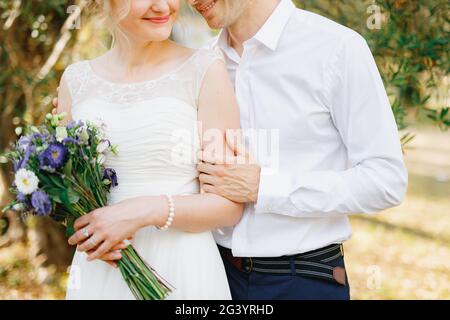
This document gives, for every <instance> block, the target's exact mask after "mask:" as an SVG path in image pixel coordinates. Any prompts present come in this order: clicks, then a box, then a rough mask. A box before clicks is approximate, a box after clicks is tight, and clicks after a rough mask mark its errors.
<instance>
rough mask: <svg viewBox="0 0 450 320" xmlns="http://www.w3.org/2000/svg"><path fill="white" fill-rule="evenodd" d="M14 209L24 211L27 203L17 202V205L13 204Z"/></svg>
mask: <svg viewBox="0 0 450 320" xmlns="http://www.w3.org/2000/svg"><path fill="white" fill-rule="evenodd" d="M12 209H13V210H14V211H24V210H25V205H24V204H23V203H16V204H15V205H13V207H12Z"/></svg>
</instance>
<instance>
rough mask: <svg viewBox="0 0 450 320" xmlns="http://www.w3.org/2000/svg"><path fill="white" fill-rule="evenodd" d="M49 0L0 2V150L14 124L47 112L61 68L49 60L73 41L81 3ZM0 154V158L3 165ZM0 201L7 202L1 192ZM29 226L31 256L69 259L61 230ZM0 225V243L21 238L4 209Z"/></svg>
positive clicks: (41, 222)
mask: <svg viewBox="0 0 450 320" xmlns="http://www.w3.org/2000/svg"><path fill="white" fill-rule="evenodd" d="M75 3H76V4H77V5H78V7H70V5H71V4H74V2H73V1H66V0H54V1H38V0H33V1H31V0H25V1H22V0H13V1H10V0H0V12H1V15H0V68H1V70H0V116H1V126H0V152H3V151H5V149H6V148H7V147H8V146H9V144H10V143H11V142H13V141H14V139H15V138H16V136H15V133H14V132H15V131H14V129H15V127H16V126H20V125H23V124H25V123H38V122H40V121H42V119H43V117H44V116H45V114H46V112H48V111H49V110H50V108H51V107H50V102H51V97H52V95H53V94H54V92H55V88H56V86H57V82H58V79H59V77H60V75H61V70H58V69H57V68H55V64H56V63H57V62H58V60H59V59H60V58H61V55H62V53H63V52H64V53H65V54H70V51H71V49H72V48H73V47H74V45H75V43H76V41H75V39H74V38H75V37H73V35H74V34H76V32H74V31H73V30H72V29H73V27H74V26H76V22H77V20H78V18H79V16H80V11H81V10H82V9H83V8H84V6H85V5H86V3H85V2H83V1H79V2H75ZM5 160H6V159H4V158H2V159H0V162H3V164H4V163H5ZM10 172H11V167H10V165H1V166H0V189H1V188H2V187H3V189H4V190H6V189H7V186H8V185H10V183H11V180H12V176H11V174H10ZM1 197H2V198H1V201H0V205H3V204H5V203H6V202H8V200H9V199H8V198H9V197H10V195H9V194H8V192H3V193H2V194H1ZM33 224H34V225H35V227H34V228H29V229H28V230H27V232H31V233H32V234H31V236H32V238H33V241H32V242H31V243H30V244H31V245H32V250H33V252H34V253H35V255H36V256H37V255H41V254H43V255H44V256H45V257H46V258H47V261H48V262H49V263H54V264H56V265H59V266H61V267H65V266H66V265H67V263H68V261H69V259H70V254H69V250H68V246H67V244H66V241H65V239H64V235H63V233H62V230H61V228H60V227H59V226H57V225H56V224H53V222H52V221H50V219H47V220H45V219H36V221H34V222H33ZM0 225H3V226H8V231H7V232H6V231H1V230H0V236H1V235H2V233H3V237H1V238H0V244H2V243H3V245H6V244H8V243H9V242H11V241H17V240H26V239H27V237H24V235H25V234H26V233H25V232H24V231H25V228H24V225H23V224H22V223H21V222H20V219H18V217H17V216H16V215H15V214H13V213H11V212H8V213H7V216H6V217H4V218H3V220H2V223H1V224H0Z"/></svg>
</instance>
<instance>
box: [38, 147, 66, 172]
mask: <svg viewBox="0 0 450 320" xmlns="http://www.w3.org/2000/svg"><path fill="white" fill-rule="evenodd" d="M67 158H68V150H67V148H66V147H65V146H64V145H62V144H61V143H52V144H51V145H49V146H48V148H47V149H45V151H44V152H42V153H41V154H40V155H39V166H40V168H41V169H51V170H53V169H59V168H61V167H63V166H64V164H65V163H66V161H67Z"/></svg>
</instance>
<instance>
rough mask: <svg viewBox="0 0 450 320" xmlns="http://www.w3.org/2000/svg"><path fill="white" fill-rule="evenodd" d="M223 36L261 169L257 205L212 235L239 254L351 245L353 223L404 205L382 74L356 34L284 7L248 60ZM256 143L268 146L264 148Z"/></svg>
mask: <svg viewBox="0 0 450 320" xmlns="http://www.w3.org/2000/svg"><path fill="white" fill-rule="evenodd" d="M227 39H228V35H227V32H226V30H223V31H222V32H221V34H220V35H219V37H218V38H217V40H216V41H215V43H214V45H218V46H219V47H220V48H221V49H222V50H223V52H224V54H225V59H226V62H227V68H228V71H229V73H230V76H231V78H232V81H233V83H234V86H235V90H236V96H237V99H238V102H239V107H240V114H241V126H242V128H243V129H244V130H245V129H249V128H253V129H257V130H264V129H266V130H268V134H269V135H270V137H271V140H269V142H270V143H268V144H269V145H271V147H272V150H269V152H267V151H266V150H261V149H264V148H261V145H263V146H265V144H266V142H264V139H261V137H264V135H265V133H264V132H265V131H259V133H262V134H260V135H257V137H258V139H255V138H251V135H249V136H247V137H246V142H247V144H249V146H250V148H251V149H252V150H253V152H254V153H255V154H257V157H258V162H259V163H260V164H261V166H262V175H261V181H260V187H259V195H258V200H257V202H256V203H255V204H248V205H247V206H246V209H245V212H244V216H243V218H242V220H241V221H240V222H239V224H238V225H237V226H236V227H235V228H223V229H220V230H218V231H216V232H215V233H214V236H215V239H216V241H217V242H218V243H219V244H221V245H222V246H225V247H228V248H231V249H232V251H233V254H234V255H235V256H246V257H271V256H282V255H292V254H296V253H302V252H305V251H309V250H314V249H317V248H320V247H324V246H326V245H329V244H332V243H340V242H343V241H345V240H347V239H349V238H350V236H351V227H350V224H349V220H348V218H347V216H348V215H349V214H352V213H373V212H377V211H379V210H383V209H386V208H389V207H392V206H396V205H398V204H399V203H400V202H401V201H402V199H403V197H404V194H405V191H406V186H407V180H408V177H407V171H406V168H405V165H404V162H403V157H402V151H401V146H400V142H399V135H398V131H397V127H396V124H395V120H394V116H393V113H392V110H391V106H390V103H389V100H388V97H387V94H386V91H385V88H384V86H383V82H382V80H381V77H380V74H379V71H378V69H377V66H376V64H375V61H374V59H373V56H372V54H371V52H370V49H369V47H368V45H367V43H366V41H365V40H364V38H362V37H361V36H360V35H359V34H357V33H356V32H354V31H352V30H350V29H348V28H346V27H344V26H341V25H339V24H337V23H335V22H333V21H331V20H328V19H326V18H324V17H321V16H319V15H316V14H313V13H310V12H307V11H303V10H299V9H297V8H295V6H294V5H293V3H292V2H291V1H290V0H282V1H281V2H280V4H279V5H278V7H277V8H276V10H275V11H274V12H273V14H272V15H271V16H270V18H269V19H268V20H267V21H266V23H265V24H264V26H263V27H262V28H261V29H260V30H259V31H258V33H257V34H256V35H255V36H254V37H253V38H251V39H249V40H248V41H246V42H245V43H244V52H243V54H242V57H240V56H239V55H238V54H237V53H236V51H235V50H234V49H233V48H231V47H230V46H229V45H228V41H227ZM258 144H260V145H259V146H258Z"/></svg>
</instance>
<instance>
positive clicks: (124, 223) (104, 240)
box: [69, 197, 164, 261]
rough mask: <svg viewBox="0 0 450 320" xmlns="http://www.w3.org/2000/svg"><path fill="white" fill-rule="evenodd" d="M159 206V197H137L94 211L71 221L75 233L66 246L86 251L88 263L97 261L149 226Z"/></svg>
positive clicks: (162, 200) (160, 198) (160, 202)
mask: <svg viewBox="0 0 450 320" xmlns="http://www.w3.org/2000/svg"><path fill="white" fill-rule="evenodd" d="M158 200H159V201H158ZM162 203H164V199H163V198H162V197H151V198H149V197H141V198H133V199H129V200H125V201H122V202H119V203H117V204H115V205H112V206H107V207H104V208H100V209H96V210H94V211H92V212H91V213H89V214H87V215H85V216H82V217H80V218H78V219H77V220H76V221H75V224H74V228H75V230H76V232H75V234H74V235H73V236H71V237H70V238H69V244H71V245H75V244H77V245H78V248H77V250H78V251H83V252H88V260H89V261H91V260H94V259H98V258H100V257H102V256H103V255H105V254H106V253H107V252H109V251H110V250H111V248H112V247H113V246H115V245H116V244H118V243H120V242H122V241H123V240H125V239H127V238H130V237H132V236H133V235H134V234H135V233H136V232H137V231H138V230H139V229H141V228H143V227H145V226H147V225H152V222H153V221H155V219H154V218H155V217H154V215H155V214H154V213H155V212H161V210H160V209H159V210H155V207H157V206H158V205H159V206H161V204H162ZM94 249H95V250H94Z"/></svg>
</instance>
